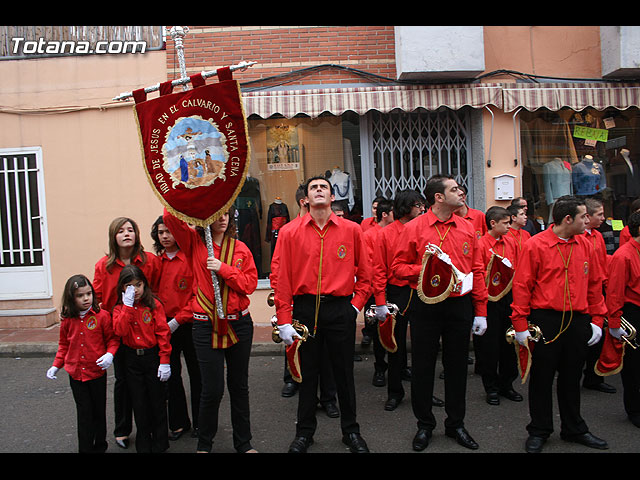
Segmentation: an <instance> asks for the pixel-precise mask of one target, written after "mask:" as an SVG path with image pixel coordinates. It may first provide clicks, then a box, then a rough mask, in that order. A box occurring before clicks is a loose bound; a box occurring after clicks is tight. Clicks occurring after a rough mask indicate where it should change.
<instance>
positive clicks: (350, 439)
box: [342, 433, 369, 453]
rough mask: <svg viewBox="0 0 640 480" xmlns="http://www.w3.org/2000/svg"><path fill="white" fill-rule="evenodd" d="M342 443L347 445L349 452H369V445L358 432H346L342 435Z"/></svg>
mask: <svg viewBox="0 0 640 480" xmlns="http://www.w3.org/2000/svg"><path fill="white" fill-rule="evenodd" d="M342 443H344V444H345V445H347V446H348V447H349V450H351V453H369V447H367V443H366V442H365V441H364V438H362V437H361V436H360V434H359V433H347V434H345V435H343V436H342Z"/></svg>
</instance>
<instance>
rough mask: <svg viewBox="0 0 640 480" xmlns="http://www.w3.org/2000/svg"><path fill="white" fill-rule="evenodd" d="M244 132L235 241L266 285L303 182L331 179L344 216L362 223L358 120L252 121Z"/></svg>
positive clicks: (352, 117)
mask: <svg viewBox="0 0 640 480" xmlns="http://www.w3.org/2000/svg"><path fill="white" fill-rule="evenodd" d="M248 126H249V138H250V142H251V163H250V166H249V175H248V178H247V180H246V182H245V185H244V187H243V189H242V191H241V192H240V194H239V195H238V198H237V199H236V203H235V205H236V207H237V209H238V218H237V223H238V227H239V228H238V236H239V238H240V239H241V240H242V241H243V242H245V243H246V244H247V245H248V246H249V248H250V249H251V251H252V253H253V256H254V259H255V262H256V266H257V267H258V274H259V277H260V278H261V279H265V278H268V275H269V273H270V270H271V267H270V265H271V257H272V254H273V249H274V248H275V244H276V243H277V233H278V230H279V229H280V228H281V227H282V226H283V225H284V224H286V223H287V222H289V221H290V220H292V219H293V218H295V217H296V216H297V215H298V213H299V209H298V206H297V204H296V197H295V196H296V190H297V188H298V186H299V185H301V184H303V183H304V182H305V181H306V180H307V179H309V178H311V177H313V176H316V175H324V176H327V177H329V178H330V180H331V178H333V181H334V182H335V183H336V186H335V187H334V189H335V195H336V199H337V200H338V201H340V202H341V203H342V204H343V205H344V209H345V214H346V216H348V217H349V218H351V219H353V220H355V221H358V222H359V221H361V220H362V214H363V211H362V201H361V198H362V195H361V192H362V180H361V175H360V129H359V117H358V116H357V115H356V114H351V113H346V114H344V115H342V116H334V115H323V116H320V117H317V118H309V117H306V116H299V117H294V118H291V119H287V118H269V119H259V118H256V119H253V118H250V119H249V120H248ZM366 213H367V214H368V213H369V212H366ZM366 216H369V215H366Z"/></svg>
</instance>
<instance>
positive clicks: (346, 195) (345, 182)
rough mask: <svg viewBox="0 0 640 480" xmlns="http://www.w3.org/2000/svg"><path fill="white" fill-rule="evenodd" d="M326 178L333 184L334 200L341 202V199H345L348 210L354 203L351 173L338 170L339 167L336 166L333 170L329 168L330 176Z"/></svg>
mask: <svg viewBox="0 0 640 480" xmlns="http://www.w3.org/2000/svg"><path fill="white" fill-rule="evenodd" d="M327 178H328V180H329V182H330V183H331V185H333V191H334V193H335V201H336V202H341V201H343V200H346V201H347V205H348V207H349V211H350V210H351V209H352V208H353V206H354V205H355V203H356V202H355V199H354V195H353V185H352V182H351V175H349V174H348V173H346V172H343V171H342V170H340V167H338V166H336V167H334V169H333V170H331V176H330V177H327Z"/></svg>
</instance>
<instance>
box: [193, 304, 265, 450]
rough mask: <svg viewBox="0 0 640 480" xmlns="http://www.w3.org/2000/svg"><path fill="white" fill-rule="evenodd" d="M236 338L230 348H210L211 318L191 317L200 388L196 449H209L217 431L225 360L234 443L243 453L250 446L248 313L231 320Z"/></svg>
mask: <svg viewBox="0 0 640 480" xmlns="http://www.w3.org/2000/svg"><path fill="white" fill-rule="evenodd" d="M230 323H231V325H232V328H233V330H234V332H235V333H236V335H237V337H238V342H237V343H236V344H235V345H232V346H231V347H229V348H224V349H220V348H212V346H211V331H212V326H211V321H210V320H208V321H202V320H194V321H193V343H194V345H195V348H196V355H197V357H198V364H199V365H200V375H201V378H202V392H201V394H200V409H199V410H200V412H199V417H198V446H197V450H198V451H205V452H210V451H211V447H212V446H213V439H214V438H215V436H216V433H217V432H218V414H219V410H220V402H221V401H222V396H223V394H224V384H225V363H226V371H227V375H226V380H227V389H228V390H229V401H230V405H231V426H232V428H233V447H234V448H235V449H236V451H237V452H239V453H243V452H246V451H247V450H250V449H251V448H252V447H251V422H250V410H249V359H250V354H251V344H252V342H253V321H252V320H251V315H249V314H247V315H244V316H242V317H240V318H239V319H238V320H234V321H232V322H230Z"/></svg>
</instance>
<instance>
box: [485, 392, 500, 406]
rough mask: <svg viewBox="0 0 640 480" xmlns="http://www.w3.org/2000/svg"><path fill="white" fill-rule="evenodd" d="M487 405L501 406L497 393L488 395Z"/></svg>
mask: <svg viewBox="0 0 640 480" xmlns="http://www.w3.org/2000/svg"><path fill="white" fill-rule="evenodd" d="M487 403H488V404H489V405H500V397H498V393H497V392H489V393H487Z"/></svg>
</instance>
